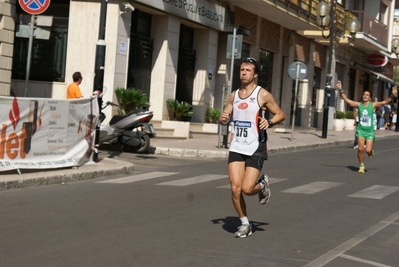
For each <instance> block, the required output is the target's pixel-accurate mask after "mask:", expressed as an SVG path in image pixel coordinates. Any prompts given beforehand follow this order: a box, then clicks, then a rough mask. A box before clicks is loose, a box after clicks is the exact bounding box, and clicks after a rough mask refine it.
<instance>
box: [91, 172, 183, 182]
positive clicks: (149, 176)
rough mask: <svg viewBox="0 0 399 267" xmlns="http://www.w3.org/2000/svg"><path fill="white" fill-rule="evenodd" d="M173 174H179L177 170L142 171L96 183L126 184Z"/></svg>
mask: <svg viewBox="0 0 399 267" xmlns="http://www.w3.org/2000/svg"><path fill="white" fill-rule="evenodd" d="M175 174H179V173H178V172H149V173H143V174H136V175H132V176H126V177H122V178H116V179H109V180H105V181H99V182H96V183H99V184H127V183H133V182H138V181H143V180H148V179H154V178H160V177H165V176H170V175H175Z"/></svg>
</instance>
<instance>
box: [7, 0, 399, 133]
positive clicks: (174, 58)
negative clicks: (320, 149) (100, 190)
mask: <svg viewBox="0 0 399 267" xmlns="http://www.w3.org/2000/svg"><path fill="white" fill-rule="evenodd" d="M319 2H320V1H319V0H291V1H282V0H264V1H261V0H259V1H243V0H223V1H222V0H163V1H160V0H135V1H133V0H132V1H129V2H128V4H129V5H126V1H118V0H108V1H101V0H81V1H73V0H71V1H60V0H52V1H51V4H50V7H49V8H48V9H47V10H46V11H45V12H44V13H43V14H41V15H43V16H51V17H52V25H51V26H50V27H48V26H37V28H38V29H37V30H36V31H37V34H36V35H35V38H34V40H33V48H32V60H31V64H30V73H29V82H27V81H26V73H27V72H26V70H27V60H26V59H27V55H28V52H29V51H28V43H29V42H28V41H29V38H26V36H25V37H23V36H24V35H23V34H22V33H23V31H24V29H26V27H27V25H28V24H29V21H30V15H28V14H26V13H25V12H24V11H22V10H21V8H20V7H19V5H18V2H17V1H11V0H0V6H1V13H2V14H1V15H0V16H1V21H0V42H1V43H0V60H1V61H0V62H1V64H0V72H1V74H2V75H1V78H0V94H2V95H16V96H28V97H46V98H65V97H66V87H67V85H68V84H69V83H71V82H72V74H73V72H75V71H80V72H81V73H82V75H83V77H84V79H83V82H82V84H81V85H80V87H81V90H82V93H83V95H84V96H90V95H91V94H92V91H93V90H94V83H95V82H94V80H95V77H94V76H95V61H96V45H97V44H98V41H99V32H101V30H105V47H106V52H105V64H104V82H103V86H104V91H106V92H105V94H104V97H103V98H104V101H114V102H116V96H115V95H114V93H113V91H114V90H115V89H116V88H135V89H140V90H142V91H143V92H144V93H146V94H147V95H148V97H149V102H150V105H151V106H150V107H149V109H150V110H152V111H154V118H153V120H154V121H164V120H171V119H172V117H173V114H170V111H169V110H168V109H167V107H166V100H167V99H177V100H179V101H185V102H188V103H190V104H191V105H192V106H193V110H194V116H193V117H192V118H191V121H192V122H204V121H205V117H206V116H205V113H206V110H207V108H209V107H212V108H222V107H223V104H224V101H225V98H226V95H227V93H228V92H230V91H231V90H234V89H236V88H238V87H239V85H240V81H239V70H238V68H239V63H240V58H243V57H246V56H252V57H254V58H256V59H257V60H259V61H260V63H261V65H262V69H261V73H260V74H259V78H258V83H259V84H260V85H262V86H263V87H264V88H266V89H267V90H269V91H271V92H272V94H273V96H274V97H275V99H276V101H277V103H278V104H279V105H280V106H281V107H282V109H283V111H284V112H285V113H286V114H287V115H288V118H289V119H287V120H286V121H284V122H283V123H282V124H281V125H280V126H281V127H287V128H288V127H290V126H291V124H292V122H293V121H294V117H295V125H296V126H301V127H305V128H321V127H322V123H323V108H324V107H325V106H324V103H325V102H326V98H325V90H324V89H325V87H326V75H327V74H328V70H329V69H330V68H331V75H332V76H333V80H332V85H331V87H332V88H334V85H335V83H336V81H337V80H342V82H343V84H344V87H345V88H346V90H347V92H348V95H349V97H350V98H352V99H358V98H359V97H360V96H361V95H362V93H363V90H366V89H367V90H371V91H372V92H373V95H374V97H375V99H379V100H380V99H382V98H384V97H386V96H388V93H389V88H390V87H392V86H393V85H396V82H395V81H393V79H392V77H393V66H394V65H396V64H397V58H396V55H395V54H394V53H392V52H391V40H392V38H393V21H394V10H395V4H396V3H395V1H394V0H380V1H373V0H354V1H344V0H334V1H326V2H328V3H330V2H331V3H330V4H332V6H335V9H334V10H335V19H334V18H333V20H332V21H334V28H335V29H334V30H330V29H324V30H321V29H320V26H319V24H318V15H317V12H316V7H317V4H318V3H319ZM104 4H105V5H106V13H105V17H104V14H103V15H102V14H101V12H100V11H101V8H102V7H103V6H102V5H104ZM104 18H105V20H106V23H105V25H106V27H105V29H100V26H99V25H100V23H99V22H100V20H101V19H104ZM352 18H356V19H357V20H358V21H359V22H360V25H361V27H360V29H359V30H358V31H357V32H356V33H355V34H350V33H349V32H348V31H347V30H345V26H346V24H347V23H348V22H349V21H350V19H352ZM234 32H236V33H237V35H238V36H240V38H242V39H240V40H239V44H240V48H241V49H240V51H238V52H240V55H238V54H237V55H236V54H235V56H237V57H238V56H240V58H237V59H235V60H233V61H232V60H231V58H228V57H227V56H228V54H229V53H230V55H231V51H229V49H231V46H229V40H232V38H231V36H232V34H233V33H234ZM43 33H49V36H47V38H48V39H40V38H41V37H38V36H43V35H44V36H46V34H43ZM331 34H332V35H333V36H334V38H333V42H329V38H328V37H327V35H331ZM20 36H22V37H20ZM325 37H327V38H325ZM237 40H238V39H237ZM241 40H242V42H241ZM230 45H231V44H230ZM330 51H331V54H330V53H329V52H330ZM235 52H237V51H235ZM370 54H378V55H379V56H383V57H385V58H386V59H387V63H386V64H385V65H383V66H377V65H372V64H369V63H370V62H369V61H370V60H369V59H368V58H369V55H370ZM295 61H300V62H302V63H304V64H306V66H307V69H308V74H307V76H306V78H305V79H303V80H301V81H299V87H298V92H297V95H296V94H295V91H296V90H295V80H293V79H292V78H290V76H289V73H288V68H289V66H290V65H291V64H292V63H293V62H295ZM232 63H233V66H232ZM231 70H233V71H232V72H231ZM231 73H232V74H233V75H231ZM230 85H231V86H230ZM387 89H388V90H387ZM295 97H296V99H297V101H295ZM295 102H296V104H297V106H296V108H295V107H294V103H295ZM329 105H330V107H329V109H330V112H329V116H330V119H329V126H328V127H329V129H332V127H333V126H332V118H333V116H334V111H335V110H342V111H345V110H346V109H348V108H349V107H347V106H346V105H345V104H344V103H343V102H342V101H341V100H340V99H339V97H338V96H337V94H336V93H335V91H334V90H333V91H332V93H331V97H330V99H329ZM294 110H295V114H294ZM106 112H108V113H109V114H107V117H108V118H111V114H110V113H111V112H113V113H115V112H117V111H116V110H114V111H111V110H110V111H106Z"/></svg>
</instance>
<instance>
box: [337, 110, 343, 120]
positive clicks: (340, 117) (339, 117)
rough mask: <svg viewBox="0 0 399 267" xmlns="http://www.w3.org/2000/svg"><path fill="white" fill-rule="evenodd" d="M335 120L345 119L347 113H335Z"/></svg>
mask: <svg viewBox="0 0 399 267" xmlns="http://www.w3.org/2000/svg"><path fill="white" fill-rule="evenodd" d="M335 118H336V119H344V118H345V113H344V112H343V111H336V112H335Z"/></svg>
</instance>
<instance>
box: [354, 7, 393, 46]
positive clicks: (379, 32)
mask: <svg viewBox="0 0 399 267" xmlns="http://www.w3.org/2000/svg"><path fill="white" fill-rule="evenodd" d="M352 12H353V13H354V14H356V15H357V16H358V20H359V22H360V24H361V28H360V32H363V33H364V34H365V35H367V36H368V37H370V38H372V39H374V40H375V41H377V42H379V43H381V44H383V45H385V46H388V26H387V25H385V24H383V23H381V22H379V21H378V20H376V19H375V18H374V17H373V16H371V15H370V14H368V13H367V12H365V11H352Z"/></svg>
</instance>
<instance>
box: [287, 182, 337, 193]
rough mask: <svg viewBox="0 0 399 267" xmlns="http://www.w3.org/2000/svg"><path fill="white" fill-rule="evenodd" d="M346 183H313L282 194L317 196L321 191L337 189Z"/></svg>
mask: <svg viewBox="0 0 399 267" xmlns="http://www.w3.org/2000/svg"><path fill="white" fill-rule="evenodd" d="M342 184H344V183H335V182H313V183H310V184H306V185H302V186H298V187H294V188H290V189H287V190H284V191H282V192H284V193H295V194H316V193H319V192H321V191H324V190H327V189H330V188H333V187H337V186H339V185H342Z"/></svg>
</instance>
